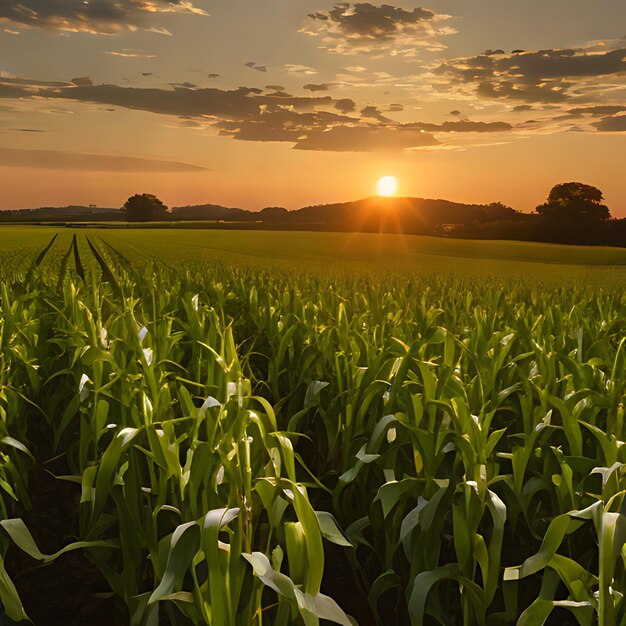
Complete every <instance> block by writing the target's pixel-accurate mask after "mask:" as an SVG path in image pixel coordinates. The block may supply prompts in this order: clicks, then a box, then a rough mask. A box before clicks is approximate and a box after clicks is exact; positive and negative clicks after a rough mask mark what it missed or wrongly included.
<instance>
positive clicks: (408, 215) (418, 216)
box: [172, 196, 518, 234]
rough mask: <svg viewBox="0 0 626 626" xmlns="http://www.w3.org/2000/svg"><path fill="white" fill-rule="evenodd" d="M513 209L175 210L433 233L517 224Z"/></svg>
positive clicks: (414, 204) (366, 203)
mask: <svg viewBox="0 0 626 626" xmlns="http://www.w3.org/2000/svg"><path fill="white" fill-rule="evenodd" d="M517 215H518V213H517V212H516V211H514V210H513V209H511V208H509V207H506V206H504V205H503V204H500V203H494V204H488V205H485V204H462V203H459V202H450V201H448V200H427V199H423V198H381V197H377V196H376V197H372V198H365V199H363V200H356V201H354V202H341V203H335V204H320V205H315V206H308V207H304V208H302V209H298V210H295V211H287V209H284V208H282V207H268V208H265V209H263V210H262V211H258V212H256V211H246V210H244V209H237V208H226V207H223V206H219V205H215V204H205V205H198V206H187V207H175V208H173V209H172V218H173V219H174V220H224V221H227V222H238V221H249V222H259V221H261V222H263V223H264V224H265V223H272V224H281V225H292V226H294V227H296V226H298V227H303V228H306V227H307V226H315V227H316V229H317V228H319V227H323V226H326V227H327V228H328V229H337V230H358V231H376V232H378V231H382V232H404V233H422V234H423V233H432V232H434V231H436V230H437V229H438V228H439V229H441V228H442V227H443V226H444V225H457V224H473V223H484V222H491V221H496V220H510V219H515V217H516V216H517Z"/></svg>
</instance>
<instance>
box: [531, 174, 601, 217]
mask: <svg viewBox="0 0 626 626" xmlns="http://www.w3.org/2000/svg"><path fill="white" fill-rule="evenodd" d="M602 200H604V197H603V196H602V192H601V191H600V190H599V189H598V188H597V187H593V186H591V185H585V184H584V183H561V184H560V185H556V186H554V187H552V190H551V191H550V195H549V196H548V201H547V202H545V203H544V204H541V205H539V206H538V207H537V208H536V209H535V210H536V211H537V213H538V214H539V215H541V216H542V217H544V218H548V219H554V220H568V221H569V220H575V221H577V222H581V221H584V222H587V223H589V222H603V221H605V220H608V219H609V218H610V217H611V213H610V211H609V209H608V207H607V206H605V205H604V204H602Z"/></svg>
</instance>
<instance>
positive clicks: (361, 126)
mask: <svg viewBox="0 0 626 626" xmlns="http://www.w3.org/2000/svg"><path fill="white" fill-rule="evenodd" d="M269 87H271V88H278V87H281V85H270V86H269ZM0 98H7V99H15V100H17V101H19V102H20V105H21V106H25V104H26V103H27V102H30V103H33V104H34V103H42V102H46V101H54V102H55V105H56V106H58V103H59V101H64V102H77V103H83V104H91V105H96V106H97V107H98V108H100V107H106V108H107V110H109V109H108V107H116V108H118V109H131V110H137V111H146V112H150V113H155V114H159V115H166V116H170V117H174V118H178V124H179V126H182V127H186V128H193V129H197V130H211V129H212V130H213V131H214V132H217V133H218V134H220V135H222V136H225V137H230V138H232V139H236V140H239V141H277V142H286V143H290V144H292V146H293V147H294V148H297V149H301V150H340V151H355V152H356V151H368V152H369V151H374V150H376V149H379V150H381V151H389V150H396V151H397V150H414V149H418V148H430V147H433V146H437V147H443V146H446V145H449V144H448V140H447V139H446V140H445V141H444V139H443V138H444V137H446V136H448V137H449V136H450V135H451V134H454V135H455V140H454V141H455V142H456V143H457V144H458V143H459V138H461V139H460V140H461V143H462V138H463V137H467V138H468V141H471V136H472V135H475V134H477V133H487V132H491V133H498V132H499V133H511V132H514V131H515V130H516V128H515V127H514V126H513V125H512V124H510V123H508V122H504V121H490V122H485V121H471V122H470V121H467V120H455V121H447V122H443V123H431V122H422V121H416V122H409V123H399V122H397V121H395V120H393V119H391V118H390V117H388V115H389V113H391V112H393V111H396V112H397V111H401V110H403V106H402V105H401V104H397V103H396V104H394V105H390V106H388V107H381V106H377V105H375V104H366V105H361V106H360V107H359V106H358V105H357V102H355V100H353V99H351V98H341V99H336V98H333V97H331V96H329V95H316V94H314V93H313V94H311V95H308V96H295V95H290V94H289V93H286V92H285V91H284V90H276V91H268V90H267V89H258V88H252V87H239V88H238V89H232V90H224V89H218V88H208V87H200V86H198V85H196V84H195V83H189V82H183V83H173V84H171V85H170V88H158V87H150V88H147V87H138V86H120V85H114V84H93V82H92V81H91V79H87V77H82V78H81V79H74V81H72V82H68V83H64V82H60V81H59V82H54V83H53V85H52V86H51V85H49V84H48V83H47V81H37V80H29V79H24V78H19V77H15V76H12V75H11V76H7V77H4V78H3V77H0ZM524 130H526V127H524ZM342 142H344V143H343V144H342ZM377 146H378V148H377Z"/></svg>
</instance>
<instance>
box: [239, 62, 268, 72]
mask: <svg viewBox="0 0 626 626" xmlns="http://www.w3.org/2000/svg"><path fill="white" fill-rule="evenodd" d="M245 67H249V68H250V69H251V70H256V71H257V72H267V67H268V66H267V65H259V64H258V63H257V62H256V61H248V62H247V63H245Z"/></svg>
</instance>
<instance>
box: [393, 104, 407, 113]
mask: <svg viewBox="0 0 626 626" xmlns="http://www.w3.org/2000/svg"><path fill="white" fill-rule="evenodd" d="M389 111H391V112H400V111H404V107H403V106H402V105H401V104H390V105H389Z"/></svg>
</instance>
